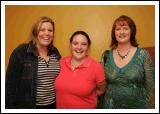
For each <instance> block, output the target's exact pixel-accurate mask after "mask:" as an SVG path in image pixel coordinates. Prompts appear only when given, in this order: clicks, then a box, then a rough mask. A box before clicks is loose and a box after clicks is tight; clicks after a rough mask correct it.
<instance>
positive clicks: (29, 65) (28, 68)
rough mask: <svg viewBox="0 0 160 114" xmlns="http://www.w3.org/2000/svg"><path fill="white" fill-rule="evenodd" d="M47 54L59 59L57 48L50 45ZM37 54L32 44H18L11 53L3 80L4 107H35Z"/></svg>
mask: <svg viewBox="0 0 160 114" xmlns="http://www.w3.org/2000/svg"><path fill="white" fill-rule="evenodd" d="M48 49H49V53H48V54H49V55H51V54H53V55H54V56H55V57H57V59H58V60H59V59H60V58H61V55H60V54H59V51H58V50H57V48H55V47H53V45H50V46H49V47H48ZM37 69H38V56H37V53H36V51H35V48H34V46H33V45H32V43H31V42H30V43H29V44H21V45H19V46H18V47H17V48H16V49H15V50H14V51H13V52H12V54H11V57H10V61H9V64H8V68H7V72H6V80H5V107H6V108H11V109H16V108H18V109H20V108H21V109H28V108H35V107H36V99H35V98H36V91H35V90H36V77H37Z"/></svg>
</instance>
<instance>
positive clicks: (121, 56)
mask: <svg viewBox="0 0 160 114" xmlns="http://www.w3.org/2000/svg"><path fill="white" fill-rule="evenodd" d="M129 52H130V50H128V51H127V53H126V54H125V55H121V54H120V50H119V49H117V54H118V56H119V57H120V58H121V59H122V60H123V59H125V58H126V57H127V56H128V54H129Z"/></svg>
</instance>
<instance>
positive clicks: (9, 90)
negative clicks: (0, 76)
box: [5, 48, 23, 108]
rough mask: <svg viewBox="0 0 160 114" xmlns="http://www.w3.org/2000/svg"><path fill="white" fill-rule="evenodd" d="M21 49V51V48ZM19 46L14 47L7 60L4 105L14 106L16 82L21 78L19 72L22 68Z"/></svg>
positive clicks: (7, 106)
mask: <svg viewBox="0 0 160 114" xmlns="http://www.w3.org/2000/svg"><path fill="white" fill-rule="evenodd" d="M21 51H23V50H22V49H21ZM21 51H20V49H19V48H17V49H15V50H14V51H13V52H12V54H11V56H10V60H9V64H8V67H7V72H6V77H5V107H6V108H15V106H16V105H15V103H16V99H17V98H16V92H17V86H18V82H19V80H20V78H21V74H22V73H21V72H22V69H23V64H22V58H23V57H22V54H21Z"/></svg>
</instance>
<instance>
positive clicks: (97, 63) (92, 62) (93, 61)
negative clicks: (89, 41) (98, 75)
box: [87, 57, 101, 67]
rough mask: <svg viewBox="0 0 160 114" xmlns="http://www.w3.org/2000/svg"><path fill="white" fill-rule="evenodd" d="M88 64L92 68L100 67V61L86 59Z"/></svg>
mask: <svg viewBox="0 0 160 114" xmlns="http://www.w3.org/2000/svg"><path fill="white" fill-rule="evenodd" d="M87 61H88V63H91V66H94V67H101V63H100V61H97V60H95V59H94V58H91V57H88V58H87Z"/></svg>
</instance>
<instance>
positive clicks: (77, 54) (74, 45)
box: [71, 34, 89, 60]
mask: <svg viewBox="0 0 160 114" xmlns="http://www.w3.org/2000/svg"><path fill="white" fill-rule="evenodd" d="M88 48H89V46H88V40H87V38H86V37H85V36H84V35H81V34H79V35H76V36H74V37H73V41H72V42H71V51H72V56H73V58H74V59H76V60H83V59H84V58H85V57H86V55H87V52H88Z"/></svg>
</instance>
